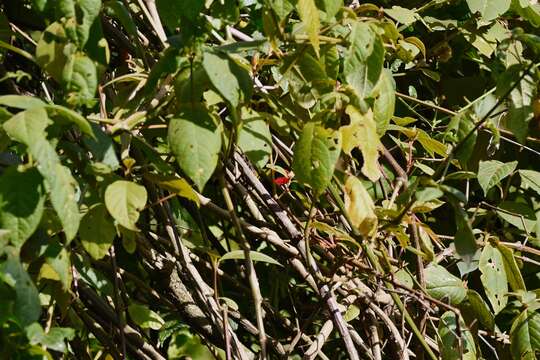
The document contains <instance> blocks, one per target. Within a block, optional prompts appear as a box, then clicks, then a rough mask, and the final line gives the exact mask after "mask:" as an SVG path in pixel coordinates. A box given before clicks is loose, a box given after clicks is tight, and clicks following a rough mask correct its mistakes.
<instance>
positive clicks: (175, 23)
mask: <svg viewBox="0 0 540 360" xmlns="http://www.w3.org/2000/svg"><path fill="white" fill-rule="evenodd" d="M156 5H157V8H158V11H159V17H160V18H161V20H162V21H163V24H164V25H165V26H166V27H167V28H168V29H169V30H170V31H171V32H174V31H175V30H176V28H177V27H179V26H181V22H182V17H185V18H187V19H190V20H195V19H196V18H197V16H198V15H199V13H200V12H201V11H202V10H204V1H199V0H156Z"/></svg>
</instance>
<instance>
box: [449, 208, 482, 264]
mask: <svg viewBox="0 0 540 360" xmlns="http://www.w3.org/2000/svg"><path fill="white" fill-rule="evenodd" d="M450 203H451V205H452V207H453V208H454V218H455V222H456V234H455V236H454V245H455V247H456V252H457V253H458V255H459V256H460V257H461V259H462V260H463V261H464V262H465V263H468V264H469V263H470V262H471V261H472V258H473V256H474V254H475V253H476V249H477V246H476V239H475V237H474V234H473V231H472V227H471V224H470V222H469V217H468V216H467V212H466V211H465V210H464V209H463V207H462V206H461V205H460V204H459V203H457V201H456V200H450Z"/></svg>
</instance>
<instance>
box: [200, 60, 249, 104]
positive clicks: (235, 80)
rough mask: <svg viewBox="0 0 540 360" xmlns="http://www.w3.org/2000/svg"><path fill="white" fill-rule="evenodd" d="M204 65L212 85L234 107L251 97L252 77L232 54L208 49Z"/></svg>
mask: <svg viewBox="0 0 540 360" xmlns="http://www.w3.org/2000/svg"><path fill="white" fill-rule="evenodd" d="M202 66H203V68H204V70H205V71H206V74H208V78H209V79H210V82H211V83H212V85H214V87H215V88H216V90H217V91H218V92H219V93H220V94H221V96H223V98H224V99H225V100H227V101H228V102H229V103H230V104H231V105H232V106H233V107H237V106H238V105H239V104H240V103H243V102H245V101H247V100H249V99H250V98H251V92H252V88H253V85H252V81H251V77H250V75H249V73H248V71H247V70H246V68H245V67H243V66H241V65H240V64H238V63H237V62H236V61H235V60H234V59H233V58H232V57H231V56H230V55H227V54H224V53H220V52H217V51H213V50H206V51H205V52H204V55H203V61H202Z"/></svg>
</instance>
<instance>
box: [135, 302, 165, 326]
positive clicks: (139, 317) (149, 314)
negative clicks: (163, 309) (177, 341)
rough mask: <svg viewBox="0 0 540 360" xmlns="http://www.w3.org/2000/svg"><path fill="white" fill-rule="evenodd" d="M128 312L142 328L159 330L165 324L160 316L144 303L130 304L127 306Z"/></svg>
mask: <svg viewBox="0 0 540 360" xmlns="http://www.w3.org/2000/svg"><path fill="white" fill-rule="evenodd" d="M128 313H129V316H130V317H131V319H132V320H133V321H134V322H135V324H137V325H139V326H140V327H142V328H143V329H152V330H159V329H161V327H162V326H163V324H165V320H163V319H162V318H161V316H159V315H158V314H157V313H156V312H154V311H152V310H150V309H149V308H148V307H147V306H145V305H139V304H131V305H129V306H128Z"/></svg>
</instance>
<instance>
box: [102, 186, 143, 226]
mask: <svg viewBox="0 0 540 360" xmlns="http://www.w3.org/2000/svg"><path fill="white" fill-rule="evenodd" d="M146 198H147V194H146V189H145V188H144V187H143V186H141V185H138V184H135V183H133V182H131V181H125V180H118V181H115V182H113V183H112V184H111V185H109V186H107V189H106V190H105V206H106V207H107V210H108V211H109V213H110V214H111V215H112V217H113V218H114V219H115V220H116V221H117V222H118V223H119V224H120V225H122V226H123V227H125V228H128V229H130V230H134V231H137V230H138V229H137V226H136V225H135V223H136V222H137V220H138V219H139V211H140V210H142V208H143V207H144V205H145V204H146Z"/></svg>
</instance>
